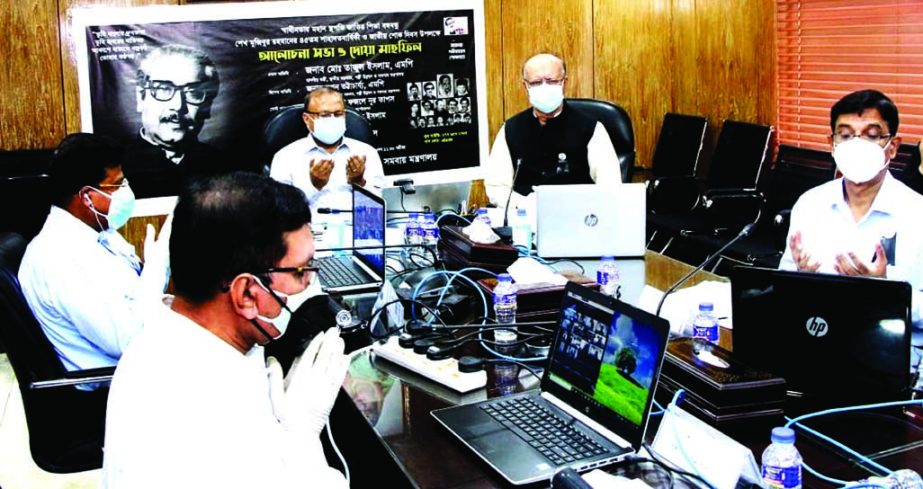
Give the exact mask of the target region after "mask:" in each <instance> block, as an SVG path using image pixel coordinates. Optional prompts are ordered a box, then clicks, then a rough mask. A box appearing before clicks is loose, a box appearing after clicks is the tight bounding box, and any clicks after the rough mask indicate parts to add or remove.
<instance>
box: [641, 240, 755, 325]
mask: <svg viewBox="0 0 923 489" xmlns="http://www.w3.org/2000/svg"><path fill="white" fill-rule="evenodd" d="M755 227H756V224H754V223H750V224H747V225H746V226H744V227H743V229H741V230H740V232H739V233H737V236H734V238H733V239H731V240H730V241H728V242H727V243H725V245H724V246H722V247H721V248H719V249H718V251H716V252H714V253H712V254H711V255H708V257H707V258H705V261H703V262H702V264H701V265H699V266H697V267H695V269H693V270H692V271H691V272H689V273H687V274H686V275H684V276H683V278H681V279H679V280H677V281H676V282H675V283H674V284H673V285H671V286H670V288H669V289H667V291H666V292H664V293H663V297H661V298H660V303H659V304H657V312H655V313H654V314H655V315H656V316H660V310H661V309H662V308H663V303H664V301H666V300H667V296H668V295H670V294H671V293H673V291H674V290H676V288H677V287H679V286H680V285H683V283H685V282H686V281H687V280H689V278H690V277H692V276H693V275H695V274H696V273H698V272H699V271H700V270H702V269H703V268H705V267H706V266H708V264H709V263H711V262H712V261H713V260H714V259H715V258H717V257H718V256H719V255H721V253H723V252H724V250H726V249H728V248H729V247H730V246H731V245H732V244H734V243H736V242H737V241H738V240H740V239H741V238H744V237H746V236H749V235H750V233H752V232H753V228H755Z"/></svg>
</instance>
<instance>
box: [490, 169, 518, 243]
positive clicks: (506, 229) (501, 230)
mask: <svg viewBox="0 0 923 489" xmlns="http://www.w3.org/2000/svg"><path fill="white" fill-rule="evenodd" d="M520 168H522V158H516V171H514V172H513V181H512V182H510V193H509V194H507V195H506V205H505V206H504V207H503V226H501V227H497V228H494V232H495V233H497V236H500V238H501V239H503V240H504V241H512V239H513V229H512V228H510V200H511V199H512V198H513V191H514V189H515V188H516V177H518V176H519V169H520Z"/></svg>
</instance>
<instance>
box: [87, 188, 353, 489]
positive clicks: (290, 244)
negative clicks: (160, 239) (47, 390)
mask: <svg viewBox="0 0 923 489" xmlns="http://www.w3.org/2000/svg"><path fill="white" fill-rule="evenodd" d="M175 216H176V217H175V224H174V229H173V233H172V236H171V241H170V251H171V268H172V269H173V286H174V291H175V294H176V295H175V296H163V300H162V303H161V304H159V305H158V307H154V308H151V310H150V311H149V314H148V316H147V317H146V318H145V327H144V329H143V330H142V331H141V332H140V333H139V334H138V336H137V337H136V338H135V340H134V341H133V342H132V344H131V346H130V347H129V349H128V350H127V351H126V352H125V355H124V356H123V357H122V360H121V362H119V366H118V367H117V368H116V371H115V376H114V378H113V380H112V388H111V391H110V393H109V405H108V410H107V412H106V440H105V447H106V450H105V454H104V460H103V471H102V487H104V488H108V489H117V488H121V487H124V488H136V487H177V486H179V487H222V488H225V487H241V488H243V487H248V488H249V487H273V488H275V487H324V488H331V489H337V488H346V487H347V482H346V480H345V478H344V477H343V475H342V474H341V473H339V472H338V471H336V470H334V469H332V468H330V467H329V466H328V464H327V461H326V459H325V457H324V452H323V448H322V446H321V442H320V433H321V430H322V429H323V428H324V426H325V425H326V424H327V421H328V416H329V413H330V411H331V409H332V408H333V404H334V401H335V400H336V397H337V394H338V393H339V390H340V386H341V385H342V384H343V380H344V378H345V376H346V370H347V368H348V366H349V357H348V356H346V355H345V354H344V344H343V340H342V339H341V338H340V336H339V331H338V330H337V329H336V328H331V329H329V330H327V331H326V332H323V333H320V334H318V335H317V336H316V337H315V338H314V340H313V341H311V343H310V344H309V345H308V347H307V349H306V350H305V351H304V353H303V354H302V356H301V357H300V359H299V360H296V361H295V364H294V365H293V366H292V368H291V369H290V370H289V372H288V374H287V375H286V376H285V377H284V378H283V374H282V371H281V368H280V367H279V363H278V362H276V361H275V360H274V359H273V358H269V359H268V361H267V359H266V358H265V351H264V348H263V346H265V345H268V344H270V343H271V342H273V340H275V339H277V338H279V337H281V336H282V335H283V334H285V333H286V331H287V330H288V329H290V328H289V324H288V323H289V319H290V318H291V313H292V312H293V311H295V310H297V309H298V306H299V305H300V303H302V302H304V299H305V297H306V294H308V292H307V291H308V290H309V287H310V285H311V283H312V282H313V281H314V278H315V276H316V269H314V268H313V267H312V265H311V263H312V261H313V256H314V239H313V236H312V234H311V229H310V226H309V225H310V222H311V212H310V210H309V208H308V205H307V202H306V201H305V198H304V194H303V193H302V192H301V191H299V190H298V189H296V188H294V187H292V186H290V185H285V184H282V183H279V182H276V181H274V180H272V179H270V178H267V177H265V176H262V175H255V174H252V173H244V172H237V173H231V174H227V175H223V176H220V177H215V178H209V179H203V180H199V181H196V182H193V183H192V184H191V185H190V186H189V187H188V188H187V189H185V190H184V191H183V192H181V193H180V196H179V200H178V202H177V204H176V212H175ZM289 334H291V333H289ZM165 468H168V469H169V470H165Z"/></svg>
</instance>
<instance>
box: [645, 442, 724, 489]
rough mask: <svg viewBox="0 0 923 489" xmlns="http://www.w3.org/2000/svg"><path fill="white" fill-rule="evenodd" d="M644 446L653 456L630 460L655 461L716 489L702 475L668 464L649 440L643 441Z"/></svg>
mask: <svg viewBox="0 0 923 489" xmlns="http://www.w3.org/2000/svg"><path fill="white" fill-rule="evenodd" d="M642 446H644V448H645V449H647V453H649V454H650V455H651V458H645V457H631V458H629V460H632V461H635V462H651V463H654V464H657V465H659V466H661V467H663V468H664V469H666V470H669V471H670V472H673V473H674V474H679V475H681V476H685V477H690V478H692V479H696V480H698V481H699V482H701V483H702V484H705V486H706V487H708V488H709V489H716V488H715V486H713V485H711V482H708V481H707V480H705V479H704V478H703V477H702V476H700V475H699V474H693V473H692V472H686V471H685V470H682V469H677V468H676V467H672V466H670V465H668V464H667V463H666V462H664V461H663V460H660V458H659V457H658V456H657V452H655V451H654V447H652V446H651V445H650V443H648V442H643V443H642Z"/></svg>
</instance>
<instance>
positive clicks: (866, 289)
mask: <svg viewBox="0 0 923 489" xmlns="http://www.w3.org/2000/svg"><path fill="white" fill-rule="evenodd" d="M730 278H731V290H732V306H733V314H734V332H733V344H734V356H735V357H738V358H740V359H742V360H744V361H746V362H747V363H749V364H751V365H753V366H755V367H759V368H762V369H765V370H768V371H770V372H773V373H775V374H777V375H780V376H782V377H785V380H786V381H787V383H788V389H789V394H790V395H792V396H794V397H801V398H804V401H805V402H806V403H808V404H810V405H812V406H815V407H821V406H820V405H827V406H833V405H845V404H857V403H861V402H877V401H890V400H897V399H909V397H910V395H909V385H910V338H911V328H912V326H911V319H910V313H911V309H910V297H911V287H910V285H909V284H908V283H906V282H895V281H890V280H883V279H876V278H867V277H847V276H841V275H831V274H822V273H804V272H790V271H781V270H774V269H766V268H747V267H738V268H735V269H733V270H732V271H731V274H730Z"/></svg>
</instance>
